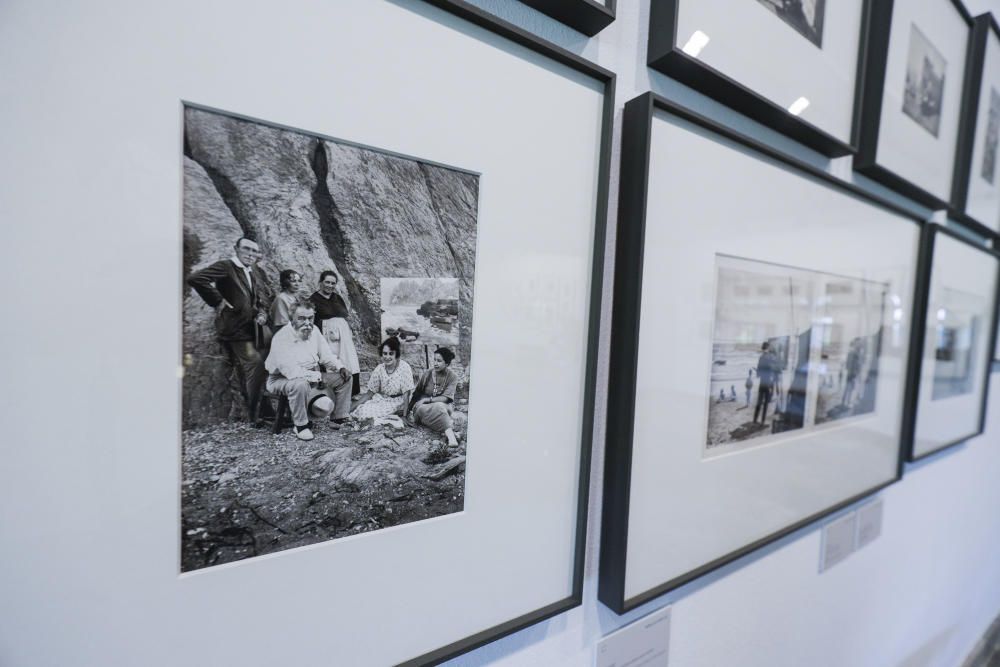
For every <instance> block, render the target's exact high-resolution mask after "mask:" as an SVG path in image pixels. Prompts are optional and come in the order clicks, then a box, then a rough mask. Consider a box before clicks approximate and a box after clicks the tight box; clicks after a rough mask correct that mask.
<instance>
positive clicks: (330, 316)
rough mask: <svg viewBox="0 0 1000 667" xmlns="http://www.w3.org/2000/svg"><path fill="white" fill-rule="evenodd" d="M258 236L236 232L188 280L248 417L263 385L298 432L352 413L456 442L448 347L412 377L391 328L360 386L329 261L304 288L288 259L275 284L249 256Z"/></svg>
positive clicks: (259, 407)
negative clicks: (228, 250)
mask: <svg viewBox="0 0 1000 667" xmlns="http://www.w3.org/2000/svg"><path fill="white" fill-rule="evenodd" d="M260 257H261V252H260V247H259V245H258V244H257V243H256V242H255V241H253V240H252V239H249V238H245V237H244V238H240V239H239V240H237V242H236V244H235V246H234V254H233V256H232V257H230V258H228V259H223V260H219V261H217V262H215V263H213V264H211V265H209V266H207V267H205V268H203V269H201V270H199V271H195V272H194V273H192V274H191V276H190V277H189V278H188V281H187V284H188V285H189V286H190V287H192V288H193V289H194V290H195V291H196V292H197V293H198V295H199V296H200V297H201V298H202V299H203V300H204V301H205V303H207V304H208V305H209V306H211V307H213V308H216V310H217V314H216V320H215V327H216V334H217V337H218V340H219V342H220V343H221V344H222V347H223V348H224V349H225V350H226V352H227V354H228V356H229V359H230V361H231V362H232V364H233V366H234V368H235V369H236V371H237V374H238V376H239V377H240V380H241V391H242V393H243V395H244V398H245V400H246V403H247V410H248V413H249V415H250V418H251V420H252V421H253V422H254V423H255V425H257V426H263V425H264V420H263V419H262V417H264V416H266V415H265V414H264V413H265V412H266V411H267V408H268V407H269V406H268V405H266V403H267V402H266V401H263V398H264V396H265V389H266V392H267V393H270V394H271V395H274V396H284V397H286V398H287V400H288V406H289V411H290V412H291V416H292V422H293V428H294V432H295V434H296V436H297V437H298V438H299V439H300V440H312V439H313V438H314V435H313V432H312V431H313V429H314V428H315V424H314V422H313V419H317V420H319V419H322V420H326V419H329V424H330V427H331V428H333V429H339V428H341V426H342V425H343V424H345V423H347V422H348V421H349V420H351V419H355V420H362V419H372V420H376V422H378V421H380V420H382V421H387V422H388V423H392V424H394V425H396V426H399V427H402V426H403V423H404V420H405V423H407V424H409V425H411V426H416V425H422V426H425V427H426V428H428V429H430V430H431V431H433V432H435V433H439V434H442V435H444V436H445V438H446V439H447V443H448V445H449V446H452V447H455V446H457V445H458V439H457V435H456V433H455V431H454V428H453V421H452V410H453V406H454V402H455V393H456V390H457V388H458V376H457V375H456V374H455V373H454V371H452V370H451V369H450V368H449V366H450V365H451V362H452V360H453V359H454V358H455V354H454V352H453V351H452V350H450V349H449V348H447V347H438V348H437V349H436V350H435V351H434V360H433V365H432V367H431V368H428V369H427V370H426V371H424V372H423V373H422V374H421V376H420V378H419V379H418V380H416V381H414V374H413V369H412V368H411V366H410V364H408V363H407V362H406V361H405V360H403V359H402V358H401V357H402V345H401V343H400V341H399V338H398V337H395V336H389V337H388V338H386V339H385V340H383V341H382V343H381V344H380V345H379V358H380V363H379V364H378V365H377V366H376V367H375V368H374V369H373V370H372V371H371V374H370V376H369V378H368V381H367V386H366V389H365V391H364V392H362V391H361V387H360V373H361V367H360V363H359V360H358V353H357V348H356V346H355V343H354V336H353V334H352V332H351V328H350V324H349V323H348V317H349V315H350V313H349V311H348V308H347V304H346V303H345V302H344V299H343V298H342V297H341V296H340V295H339V294H338V293H337V286H338V282H339V277H338V275H337V273H336V272H335V271H332V270H326V271H323V272H322V273H320V275H319V281H318V288H317V289H316V291H314V292H313V293H312V294H311V295H310V296H308V297H305V296H304V294H303V292H302V291H301V290H302V284H303V277H302V275H301V274H299V273H298V272H297V271H294V270H292V269H286V270H283V271H281V272H280V274H279V283H280V290H279V291H278V292H277V294H275V293H274V292H273V290H272V289H271V287H270V286H269V284H268V281H267V278H266V276H265V274H264V272H263V271H262V270H261V269H260V267H259V266H258V265H257V264H258V262H259V260H260Z"/></svg>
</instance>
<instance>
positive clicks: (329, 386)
mask: <svg viewBox="0 0 1000 667" xmlns="http://www.w3.org/2000/svg"><path fill="white" fill-rule="evenodd" d="M314 314H315V311H314V309H313V306H312V304H310V303H309V302H304V303H299V304H296V306H295V309H294V311H293V313H292V320H291V322H290V323H289V326H286V327H282V328H281V330H280V331H278V333H276V334H274V338H272V339H271V352H270V354H268V355H267V361H265V362H264V368H266V369H267V372H268V377H267V390H268V391H269V392H271V393H273V394H283V395H285V396H287V397H288V406H289V407H290V408H291V411H292V421H293V422H294V424H295V435H297V436H298V438H299V439H300V440H312V439H313V434H312V430H311V428H312V422H311V421H309V415H310V414H312V415H315V416H316V417H318V418H325V417H327V416H328V415H329V414H330V413H331V412H332V413H333V418H332V421H331V426H332V427H333V428H340V424H341V423H343V422H344V421H345V420H346V418H347V415H348V413H349V412H350V408H351V405H350V404H351V371H350V370H349V369H348V368H346V367H345V366H344V365H343V364H342V363H340V359H338V358H337V356H336V355H335V354H334V353H333V352H332V351H331V350H330V344H329V343H328V342H327V340H326V338H324V337H323V334H321V333H320V331H319V329H317V328H316V326H315V325H314V324H313V315H314ZM320 364H322V365H323V367H324V368H325V372H321V371H320ZM321 386H324V387H325V391H324V390H323V389H321V388H320V387H321Z"/></svg>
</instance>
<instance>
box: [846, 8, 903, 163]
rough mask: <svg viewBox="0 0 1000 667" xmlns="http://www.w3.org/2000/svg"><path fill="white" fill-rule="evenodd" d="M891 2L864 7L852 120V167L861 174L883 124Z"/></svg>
mask: <svg viewBox="0 0 1000 667" xmlns="http://www.w3.org/2000/svg"><path fill="white" fill-rule="evenodd" d="M892 4H893V0H882V2H869V3H868V4H867V5H866V6H865V17H864V19H862V25H863V26H864V28H865V30H864V32H863V33H862V36H861V39H862V41H863V42H864V45H863V46H862V48H863V49H864V51H865V55H866V58H867V59H866V61H865V64H864V79H863V80H862V81H861V84H860V85H861V90H862V93H861V95H860V96H859V97H858V98H857V99H856V100H855V119H856V122H857V123H858V125H857V127H856V130H857V134H858V153H857V155H855V157H854V168H855V169H857V170H859V171H861V170H863V169H866V168H868V167H871V166H873V165H874V164H875V151H876V149H877V148H878V137H879V130H880V125H881V122H882V120H881V119H882V91H883V89H884V88H885V70H886V67H887V65H888V62H889V29H890V27H891V26H892Z"/></svg>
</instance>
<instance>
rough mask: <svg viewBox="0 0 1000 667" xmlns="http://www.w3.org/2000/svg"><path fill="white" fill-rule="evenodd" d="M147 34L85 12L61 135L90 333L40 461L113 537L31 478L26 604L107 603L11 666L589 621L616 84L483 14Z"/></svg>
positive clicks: (391, 5) (25, 67)
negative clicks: (69, 399)
mask: <svg viewBox="0 0 1000 667" xmlns="http://www.w3.org/2000/svg"><path fill="white" fill-rule="evenodd" d="M22 9H24V11H23V12H21V13H19V14H18V16H17V18H16V19H13V17H12V19H13V20H16V21H18V22H19V23H18V24H17V26H15V27H11V28H10V29H11V30H13V31H15V32H24V31H25V30H27V27H26V26H28V25H34V26H39V25H47V24H46V23H44V21H43V22H42V23H39V22H38V19H39V18H40V17H41V16H43V14H40V13H36V12H35V10H34V8H33V7H31V6H29V5H24V6H23V7H22ZM147 9H148V8H147ZM150 11H152V12H153V13H152V14H148V15H146V14H144V17H145V18H144V20H142V21H122V22H120V24H114V25H112V24H109V23H108V22H107V21H106V16H104V15H103V14H102V13H100V12H97V13H93V12H91V13H87V12H82V13H80V14H79V15H78V16H75V17H74V19H73V21H74V30H73V31H71V33H68V34H65V35H62V34H60V40H61V41H60V44H61V46H62V48H65V49H66V51H65V53H66V54H73V55H72V57H70V56H65V58H63V57H62V56H59V57H60V58H61V59H60V60H59V61H58V62H59V63H65V64H66V67H53V68H52V70H51V73H52V77H53V78H51V79H50V80H49V84H50V85H51V87H50V88H48V90H49V92H48V93H46V94H47V95H51V96H50V97H49V101H50V103H51V111H52V113H53V114H54V115H52V116H51V117H50V118H49V120H51V121H52V122H53V123H56V124H57V125H58V127H53V126H49V125H48V122H47V121H46V122H45V123H43V122H42V121H41V120H40V121H38V122H37V123H35V124H34V125H35V126H36V127H42V126H43V125H45V129H44V136H46V137H48V140H50V141H52V142H53V143H52V145H53V146H55V145H59V146H61V147H62V148H61V149H60V150H61V151H65V153H64V155H65V156H67V157H68V158H69V159H70V160H71V161H73V162H74V165H76V164H77V163H76V162H75V160H76V157H75V156H76V155H77V154H78V153H79V154H80V155H86V156H87V159H86V163H87V165H88V167H87V168H83V167H80V168H76V167H74V172H75V173H76V177H74V179H71V180H72V181H73V184H72V185H68V186H67V190H66V191H65V192H66V193H67V200H68V199H70V198H71V199H72V200H73V207H72V209H73V214H72V215H63V214H62V213H61V212H60V213H59V215H58V217H59V219H60V220H63V221H64V224H72V225H74V226H77V227H78V228H79V229H80V230H82V229H84V228H85V229H86V234H81V235H80V237H79V238H76V239H74V241H73V243H72V245H73V247H74V248H75V250H74V252H77V253H79V256H86V257H87V259H86V262H87V263H88V265H89V266H90V267H91V269H92V270H90V271H81V272H76V274H75V275H76V278H75V280H77V281H78V284H81V285H82V284H83V283H86V284H87V291H88V293H89V294H92V295H94V298H93V299H87V300H86V302H87V307H88V308H91V309H92V310H91V313H92V317H93V321H94V322H95V326H94V327H93V329H92V330H90V331H88V332H86V333H84V334H83V335H84V338H85V340H84V339H81V341H80V343H79V344H80V346H81V349H82V348H86V350H87V353H86V354H85V355H69V356H73V357H75V358H77V359H78V361H79V362H80V363H81V364H82V365H81V366H80V368H77V369H74V370H73V372H74V376H76V377H87V378H89V379H88V380H87V387H86V388H85V389H84V390H83V391H82V392H80V403H79V407H80V409H81V411H80V413H79V416H80V418H79V419H77V418H76V416H74V418H73V419H67V420H65V423H62V422H63V420H53V423H52V424H50V425H49V427H47V429H46V430H47V433H46V435H45V436H44V438H45V441H46V442H50V443H51V446H49V447H44V448H43V447H37V448H35V447H24V448H22V452H21V454H22V455H23V457H24V458H23V459H20V460H19V461H17V462H16V465H18V466H20V465H24V466H26V467H28V468H31V469H38V470H40V469H43V468H44V467H45V465H48V471H47V473H46V475H47V480H48V483H49V484H51V485H53V487H55V486H59V487H60V488H62V489H64V490H67V491H66V492H67V493H72V495H71V497H72V498H73V505H74V507H73V512H72V513H73V514H76V512H77V511H83V508H87V512H88V514H89V513H90V512H91V511H93V512H94V513H95V514H101V517H102V518H101V519H99V520H95V521H94V522H88V523H87V526H86V528H85V530H84V532H85V533H86V538H85V541H86V542H87V544H86V546H85V547H84V546H82V545H81V543H80V541H79V540H80V537H81V533H80V531H79V530H76V529H70V530H45V531H42V533H40V532H39V531H38V530H37V527H38V526H39V525H49V526H54V525H55V522H58V521H60V520H61V519H56V518H54V517H52V516H51V515H50V514H48V512H49V511H50V508H55V505H53V503H52V502H51V501H52V496H51V488H50V489H48V490H46V491H44V493H45V494H48V496H47V497H49V502H45V501H43V500H42V499H41V497H40V496H39V495H38V494H41V493H42V492H43V490H42V489H40V488H37V487H38V485H37V483H34V482H32V480H31V479H26V480H24V485H22V484H21V483H20V482H17V481H14V482H13V483H12V484H10V485H7V486H6V487H5V489H4V498H5V499H7V500H8V501H9V502H8V504H10V503H12V502H14V499H15V498H19V499H20V500H18V501H17V502H18V503H21V504H22V505H23V507H24V508H25V510H24V512H22V513H20V515H21V518H17V519H16V520H14V521H12V522H10V523H7V524H5V526H4V531H5V537H6V538H9V544H10V549H9V550H8V551H9V553H8V554H7V556H9V557H8V558H7V559H6V561H5V562H7V563H8V567H7V574H8V578H9V580H11V581H13V580H14V579H15V578H16V579H18V580H19V581H22V582H25V585H24V586H23V587H22V588H19V589H18V591H17V592H16V591H13V590H11V591H9V594H8V595H6V602H7V603H8V604H10V605H12V607H30V606H31V605H33V604H34V605H37V602H38V600H40V599H64V598H65V597H66V595H67V591H69V590H73V591H79V600H81V601H82V602H81V604H78V605H77V604H72V605H61V606H59V609H56V608H53V609H52V610H50V612H51V613H49V614H46V615H45V618H44V619H42V618H41V617H37V616H34V615H29V617H30V618H28V620H25V621H24V623H26V624H30V626H31V627H30V630H28V629H25V630H24V631H21V630H20V629H18V628H16V627H14V626H11V628H10V630H11V633H12V634H9V636H10V637H15V636H16V637H18V639H16V640H14V641H15V644H16V646H15V645H13V644H11V645H9V646H5V649H4V650H6V649H7V648H10V649H11V651H12V654H16V655H31V656H34V658H35V659H36V660H37V661H40V662H44V663H50V664H74V663H80V662H81V661H83V662H87V663H91V664H114V663H128V664H143V663H145V662H149V659H148V658H149V651H150V647H162V646H166V645H168V644H171V643H175V642H176V641H178V640H179V638H183V643H184V644H185V652H188V651H189V652H190V655H191V656H197V657H196V658H192V660H193V661H194V662H198V663H202V664H219V665H222V664H227V665H228V664H249V663H259V662H261V661H262V660H265V659H266V660H270V661H273V662H278V663H287V664H296V665H307V664H308V665H315V664H336V665H344V666H348V665H349V666H352V667H353V666H359V667H360V666H363V665H399V664H402V665H430V664H438V663H440V662H443V661H445V660H448V659H450V658H451V657H453V656H456V655H458V654H460V653H463V652H465V651H468V650H470V649H472V648H475V647H477V646H480V645H482V644H485V643H487V642H490V641H492V640H494V639H496V638H498V637H500V636H503V635H505V634H508V633H511V632H514V631H516V630H519V629H520V628H523V627H525V626H527V625H530V624H533V623H536V622H538V621H541V620H543V619H546V618H549V617H551V616H553V615H556V614H559V613H562V612H564V611H566V610H567V609H570V608H572V607H575V606H577V605H579V604H580V601H581V596H582V590H583V576H584V567H583V566H584V554H585V545H586V525H587V520H586V513H587V508H588V479H589V475H590V452H591V442H590V441H591V438H592V432H593V404H594V393H595V380H594V378H595V374H596V351H597V337H598V330H599V322H600V295H601V281H602V275H603V267H604V257H603V253H604V247H605V240H604V233H605V222H606V209H607V201H608V199H607V189H608V185H607V182H608V180H607V179H608V166H609V163H610V142H611V127H612V120H611V119H612V111H613V99H614V93H613V87H614V76H613V74H612V73H611V72H609V71H607V70H605V69H602V68H600V67H597V66H595V65H593V64H592V63H590V62H588V61H586V60H584V59H582V58H580V57H578V56H576V55H573V54H571V53H569V52H567V51H565V50H563V49H560V48H557V47H555V46H552V45H551V44H548V43H547V42H544V41H542V40H538V39H535V38H533V37H531V36H530V35H528V33H526V32H524V31H522V30H520V29H518V28H516V27H514V26H512V25H510V24H507V23H505V22H503V21H500V20H498V19H496V18H495V17H493V16H492V15H490V14H488V13H486V12H484V11H482V10H480V9H478V8H476V7H474V6H473V5H470V4H469V3H466V2H463V1H461V0H427V1H423V0H394V1H392V2H372V1H371V0H338V1H337V2H333V3H312V2H301V1H299V0H291V2H290V4H284V5H282V6H281V7H280V9H278V8H275V7H273V6H263V5H253V4H251V5H240V6H239V7H235V6H233V5H232V4H231V3H228V4H227V3H223V5H221V6H211V7H208V6H204V7H202V6H199V8H198V9H197V12H196V13H197V14H198V17H197V19H193V18H192V11H194V10H193V5H190V4H189V3H180V4H170V5H161V6H157V7H155V8H153V9H151V10H150ZM29 32H30V31H29ZM54 34H55V33H50V34H49V37H52V35H54ZM95 36H99V37H95ZM95 39H98V40H99V41H100V43H101V44H102V47H101V48H100V49H94V48H91V47H92V45H93V41H94V40H95ZM29 41H30V40H29ZM25 44H26V45H27V42H26V43H25ZM139 44H141V45H142V46H141V47H139V50H138V51H137V50H136V48H137V45H139ZM50 46H51V39H45V40H38V44H37V50H36V49H35V47H34V46H32V47H31V48H27V47H26V48H27V50H26V51H25V53H24V62H23V63H22V64H20V65H18V70H17V73H16V74H14V75H13V76H12V78H11V80H12V81H15V80H16V81H17V82H18V83H17V84H16V85H14V87H13V88H12V89H11V93H12V94H18V95H29V94H31V95H33V94H36V92H37V91H36V90H35V89H36V88H37V77H36V76H35V72H36V70H35V69H34V67H35V64H39V63H45V62H48V63H49V64H51V63H52V62H56V61H51V60H46V57H45V56H44V54H45V53H47V52H48V51H47V50H46V49H47V48H48V47H50ZM50 55H51V54H50ZM70 60H72V62H70ZM237 62H238V66H234V63H237ZM38 66H42V65H38ZM81 71H83V72H86V76H85V78H84V79H83V80H84V81H85V82H86V85H85V88H86V90H87V96H88V99H89V100H91V101H90V102H87V103H86V106H87V110H86V111H83V110H82V108H81V104H83V103H82V102H81V98H79V97H78V95H79V94H80V91H81V90H82V88H81V82H80V78H79V77H80V72H81ZM21 82H34V83H25V84H24V86H25V87H24V88H21ZM12 85H13V84H12ZM35 131H37V130H33V132H35ZM40 136H41V135H33V136H31V137H30V138H29V139H30V142H31V143H32V144H35V145H37V142H38V141H39V140H40ZM19 141H20V139H19ZM98 155H99V156H100V158H99V159H96V158H95V156H98ZM95 159H96V161H95ZM26 183H27V181H26ZM9 185H12V192H15V191H21V190H24V192H25V194H21V193H20V192H18V195H17V197H16V199H14V200H10V201H9V202H7V204H6V205H9V206H11V210H12V212H14V211H16V212H17V214H18V215H19V216H20V217H22V218H23V219H25V220H29V219H32V218H31V217H30V215H29V213H28V212H29V211H30V210H31V208H30V207H29V208H27V209H22V208H21V207H22V206H23V205H24V204H25V203H26V202H32V201H33V202H34V203H35V204H34V208H35V209H37V202H38V199H37V197H36V196H35V195H33V194H28V193H31V192H34V190H31V189H30V188H23V187H22V186H21V185H20V184H17V185H15V184H12V183H9ZM68 193H73V196H72V197H70V196H69V194H68ZM56 199H60V198H56ZM52 205H53V208H52V209H51V210H49V211H47V212H46V213H45V215H55V213H54V212H55V211H58V210H59V207H60V206H61V203H59V202H56V201H53V203H52ZM31 215H34V214H31ZM67 221H71V222H67ZM59 230H60V231H59V233H58V234H57V233H55V232H53V233H52V234H51V236H52V237H53V238H57V237H60V238H57V240H56V244H57V245H58V244H61V243H62V242H63V240H67V241H68V239H69V238H70V237H72V236H74V235H75V234H73V233H68V234H67V235H66V238H65V239H63V238H61V237H62V231H61V230H62V227H60V228H59ZM66 247H67V248H68V247H69V246H68V245H67V246H66ZM60 253H61V250H60ZM101 267H106V268H101ZM98 295H99V296H98ZM80 306H81V308H82V307H83V301H81V302H80ZM112 311H114V312H116V313H119V316H118V318H117V320H118V321H117V322H116V323H115V324H113V325H112V324H110V319H109V318H105V317H104V313H110V312H112ZM81 312H82V310H81ZM98 319H102V321H104V322H106V323H107V326H104V325H102V326H97V320H98ZM83 328H84V327H81V329H83ZM74 345H76V343H74ZM91 364H92V365H93V369H96V368H97V367H98V366H100V367H101V368H102V370H101V371H100V372H91V370H85V367H86V368H87V369H90V365H91ZM77 371H79V373H77ZM46 372H47V371H46ZM27 375H28V376H30V375H31V374H30V373H27ZM46 382H48V380H46ZM74 409H75V408H74ZM74 415H76V413H74ZM53 460H60V461H65V462H66V464H65V465H63V464H60V465H57V466H52V465H51V462H52V461H53ZM44 461H49V464H44ZM87 462H89V463H87ZM69 489H72V491H69ZM67 497H70V496H67ZM57 505H58V507H59V509H58V510H54V509H53V511H57V512H58V513H60V515H65V512H66V511H68V510H67V507H66V503H65V502H62V501H60V502H59V503H57ZM19 506H21V505H19ZM65 516H68V515H65ZM77 518H79V517H78V516H77ZM74 521H76V520H74ZM43 533H44V534H43ZM5 543H6V542H5ZM16 544H20V546H15V545H16ZM43 552H44V553H46V554H48V556H46V557H45V558H44V559H39V558H38V557H37V556H38V554H39V553H43ZM81 568H83V569H81ZM84 570H85V571H86V576H82V574H81V573H82V572H84ZM108 601H110V602H109V603H108V604H105V602H108ZM206 614H207V616H206ZM209 617H210V624H211V626H212V628H213V632H211V633H206V632H205V627H206V623H207V621H206V619H207V618H209ZM26 618H27V617H26ZM11 622H13V619H12V621H11ZM26 627H27V626H26ZM66 627H73V628H75V632H74V633H72V634H73V636H69V635H67V634H66V633H64V632H61V630H60V628H66ZM54 635H59V636H60V637H62V638H63V640H64V641H60V642H47V641H46V639H45V638H48V637H51V636H54ZM220 636H229V637H241V638H247V637H248V638H252V640H251V641H236V642H220V641H219V640H218V638H219V637H220ZM78 640H79V641H78ZM45 644H50V645H51V644H57V645H51V646H49V645H45ZM262 656H263V657H262Z"/></svg>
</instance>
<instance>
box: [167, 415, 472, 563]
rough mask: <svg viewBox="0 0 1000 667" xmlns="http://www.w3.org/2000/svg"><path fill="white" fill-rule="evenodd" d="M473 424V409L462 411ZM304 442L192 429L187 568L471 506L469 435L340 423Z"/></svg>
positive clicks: (187, 440) (184, 493)
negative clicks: (451, 438) (451, 437)
mask: <svg viewBox="0 0 1000 667" xmlns="http://www.w3.org/2000/svg"><path fill="white" fill-rule="evenodd" d="M455 419H456V430H457V431H458V432H459V433H460V434H461V435H464V434H463V433H462V430H463V429H464V423H465V414H464V406H458V409H457V410H456V412H455ZM314 434H315V439H314V440H312V441H309V442H304V441H301V440H299V439H298V438H296V436H295V435H294V433H293V432H292V430H291V429H290V428H288V429H285V430H284V431H282V432H281V433H279V434H277V435H274V434H272V433H271V431H270V429H255V428H253V427H252V426H250V425H249V424H242V423H239V424H235V423H230V424H221V425H218V426H215V427H210V428H200V429H189V430H187V431H184V433H183V438H182V439H183V448H184V450H183V464H182V468H183V469H182V473H183V480H182V486H181V524H182V525H181V569H182V571H190V570H196V569H199V568H204V567H209V566H212V565H218V564H221V563H229V562H233V561H238V560H242V559H244V558H250V557H253V556H260V555H263V554H268V553H273V552H276V551H282V550H284V549H292V548H295V547H300V546H305V545H308V544H315V543H317V542H323V541H326V540H330V539H335V538H338V537H343V536H347V535H354V534H357V533H363V532H368V531H373V530H378V529H379V528H385V527H387V526H394V525H399V524H404V523H409V522H411V521H419V520H421V519H427V518H430V517H436V516H441V515H444V514H450V513H452V512H458V511H461V510H462V508H463V505H464V499H465V439H464V437H463V438H461V439H460V441H459V447H458V448H451V449H448V448H447V447H443V446H442V445H443V436H441V435H438V434H436V433H433V432H431V431H429V430H428V429H426V428H423V427H413V426H407V427H405V428H402V429H397V428H394V427H393V426H388V425H379V426H375V425H373V424H372V423H371V421H370V420H368V421H367V422H362V423H353V424H351V423H349V424H346V425H344V426H343V427H342V428H341V429H339V430H335V429H334V428H333V427H332V425H331V424H329V423H323V424H317V425H316V428H315V429H314Z"/></svg>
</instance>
